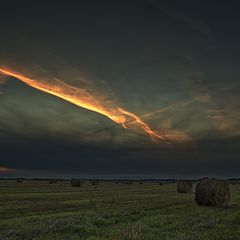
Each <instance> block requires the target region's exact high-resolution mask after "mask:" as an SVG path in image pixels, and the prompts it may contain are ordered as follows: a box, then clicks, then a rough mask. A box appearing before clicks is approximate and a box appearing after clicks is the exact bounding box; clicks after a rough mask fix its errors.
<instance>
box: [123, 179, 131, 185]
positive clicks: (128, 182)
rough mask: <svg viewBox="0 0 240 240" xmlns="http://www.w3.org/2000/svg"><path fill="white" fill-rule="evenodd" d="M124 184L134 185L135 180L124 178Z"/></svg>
mask: <svg viewBox="0 0 240 240" xmlns="http://www.w3.org/2000/svg"><path fill="white" fill-rule="evenodd" d="M122 184H127V185H132V184H133V181H127V180H124V181H122Z"/></svg>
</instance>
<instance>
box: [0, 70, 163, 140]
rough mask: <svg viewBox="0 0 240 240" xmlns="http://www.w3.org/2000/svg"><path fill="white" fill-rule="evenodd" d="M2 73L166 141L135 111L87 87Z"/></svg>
mask: <svg viewBox="0 0 240 240" xmlns="http://www.w3.org/2000/svg"><path fill="white" fill-rule="evenodd" d="M0 73H2V74H4V75H7V76H11V77H14V78H16V79H18V80H20V81H22V82H23V83H25V84H27V85H28V86H30V87H32V88H35V89H37V90H39V91H42V92H45V93H48V94H51V95H53V96H56V97H58V98H61V99H64V100H65V101H68V102H70V103H72V104H74V105H77V106H79V107H82V108H85V109H88V110H90V111H94V112H97V113H100V114H102V115H104V116H106V117H108V118H109V119H111V120H112V121H113V122H115V123H117V124H120V125H121V126H122V127H124V128H128V126H126V123H128V122H131V123H133V124H134V126H135V127H138V128H139V129H141V130H143V131H144V132H145V133H147V134H148V135H149V136H150V137H151V138H154V139H159V140H161V141H164V138H163V137H162V136H161V135H160V134H159V133H157V132H156V131H154V130H152V129H151V128H150V127H149V126H148V125H147V123H145V122H144V121H143V120H141V119H140V118H139V117H138V116H137V115H135V114H134V113H131V112H129V111H127V110H125V109H123V108H121V107H119V106H117V105H116V104H114V103H113V101H107V100H106V98H104V97H99V96H98V95H97V94H96V95H94V94H92V93H90V92H89V91H87V90H86V89H83V88H78V87H74V86H71V85H69V84H67V83H65V82H63V81H61V80H58V79H54V83H46V82H43V81H41V80H39V79H37V78H32V77H31V78H30V77H27V76H25V75H23V74H19V73H16V72H13V71H11V70H8V69H1V68H0ZM96 96H97V97H96Z"/></svg>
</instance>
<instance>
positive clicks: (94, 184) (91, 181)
mask: <svg viewBox="0 0 240 240" xmlns="http://www.w3.org/2000/svg"><path fill="white" fill-rule="evenodd" d="M89 183H90V184H91V185H92V186H97V185H99V181H98V180H90V181H89Z"/></svg>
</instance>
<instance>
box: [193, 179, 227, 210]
mask: <svg viewBox="0 0 240 240" xmlns="http://www.w3.org/2000/svg"><path fill="white" fill-rule="evenodd" d="M195 201H196V202H197V204H198V205H203V206H216V207H224V206H228V205H229V202H230V190H229V186H228V184H227V182H225V181H223V180H217V179H213V178H205V179H202V180H201V181H200V182H199V183H198V184H197V186H196V190H195Z"/></svg>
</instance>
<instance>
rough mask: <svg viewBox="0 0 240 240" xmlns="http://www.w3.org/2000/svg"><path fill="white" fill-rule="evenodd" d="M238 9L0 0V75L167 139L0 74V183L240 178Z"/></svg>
mask: <svg viewBox="0 0 240 240" xmlns="http://www.w3.org/2000/svg"><path fill="white" fill-rule="evenodd" d="M239 10H240V5H239V4H238V1H234V0H230V1H214V0H212V1H203V0H201V1H200V0H189V1H186V0H183V1H178V0H175V1H174V0H166V1H164V0H163V1H157V0H135V1H134V0H128V1H123V0H121V1H117V0H116V1H112V0H111V1H110V0H109V1H106V0H102V1H99V0H88V1H81V0H80V1H78V3H76V2H75V3H71V1H65V2H64V1H56V2H55V1H54V2H53V1H51V3H50V1H49V2H47V3H46V4H45V3H44V2H43V1H38V2H36V1H35V2H34V1H32V3H31V2H26V3H24V2H22V1H15V2H14V1H11V2H10V1H9V3H5V4H1V14H0V28H1V35H0V69H8V70H11V71H13V72H15V73H18V74H21V75H23V76H25V77H28V78H29V79H34V80H37V81H38V82H40V83H43V84H51V86H54V87H55V88H57V86H58V85H57V84H58V81H61V82H64V84H68V86H71V89H73V88H74V89H77V90H76V91H77V93H76V91H74V92H73V93H72V92H71V91H70V92H69V90H68V93H69V94H70V95H71V94H72V96H73V97H75V96H76V94H77V97H79V98H81V97H82V95H81V94H82V93H83V92H84V93H86V94H89V95H91V97H92V98H93V99H94V101H95V100H96V101H97V102H98V103H99V104H101V105H103V106H104V107H107V109H108V108H109V109H112V108H114V109H118V107H121V108H123V109H125V110H127V111H129V112H132V113H134V114H136V115H137V116H139V117H141V118H142V120H143V121H144V122H145V123H146V124H148V126H149V127H150V128H151V129H152V130H154V131H155V132H156V133H158V134H160V135H161V136H163V137H164V139H166V141H167V143H166V142H162V141H160V140H158V139H152V138H151V137H149V136H148V134H146V132H144V130H143V129H142V128H141V127H139V126H136V125H135V124H137V123H136V122H130V123H127V129H124V128H123V127H122V126H121V125H119V124H116V123H115V122H114V121H112V120H111V119H109V118H108V117H106V116H104V115H103V114H100V113H98V112H94V111H90V110H88V109H86V108H84V107H79V106H76V105H74V104H71V103H69V102H67V101H65V100H63V99H60V98H58V97H56V96H53V95H51V94H48V93H44V92H42V91H39V90H37V89H36V88H33V87H31V86H28V85H26V84H25V83H24V82H22V81H19V79H18V78H14V77H12V76H6V75H0V150H1V154H0V177H8V176H26V177H34V176H35V177H49V176H52V177H78V176H79V177H80V176H156V177H197V176H206V175H214V176H220V177H234V176H239V169H240V159H239V154H240V127H239V122H240V113H239V105H240V97H239V79H240V73H239V63H240V45H239V43H240V28H239V25H240V15H239ZM149 113H152V114H149ZM146 114H148V115H146Z"/></svg>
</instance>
